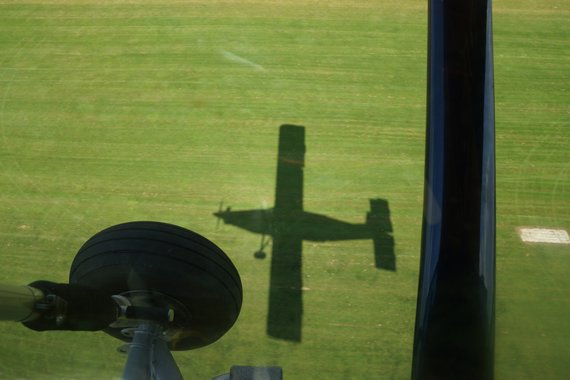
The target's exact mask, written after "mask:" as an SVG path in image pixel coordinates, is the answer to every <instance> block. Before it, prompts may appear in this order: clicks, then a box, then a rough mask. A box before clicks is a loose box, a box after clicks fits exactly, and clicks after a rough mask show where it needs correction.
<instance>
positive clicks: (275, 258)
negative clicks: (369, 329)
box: [214, 125, 396, 342]
mask: <svg viewBox="0 0 570 380" xmlns="http://www.w3.org/2000/svg"><path fill="white" fill-rule="evenodd" d="M305 151H306V150H305V128H304V127H302V126H295V125H282V126H281V128H280V133H279V149H278V156H277V180H276V185H275V207H274V208H272V209H258V210H243V211H232V210H231V209H230V208H227V209H226V210H220V211H218V212H216V213H214V215H215V216H216V217H218V218H220V219H222V220H223V221H224V223H226V224H230V225H234V226H236V227H240V228H243V229H245V230H248V231H250V232H254V233H258V234H261V235H262V243H261V248H260V250H259V251H258V252H256V257H264V255H260V256H258V255H259V253H263V252H261V251H263V248H264V246H265V245H266V243H265V242H264V241H265V236H270V237H271V238H272V239H273V244H272V251H271V273H270V274H271V276H270V285H269V286H270V288H269V311H268V316H267V334H268V335H269V336H271V337H274V338H278V339H284V340H289V341H294V342H300V341H301V338H302V334H301V331H302V316H303V298H302V292H303V277H302V259H303V255H302V246H303V241H304V240H308V241H335V240H356V239H372V240H373V242H374V260H375V266H376V268H378V269H385V270H389V271H395V270H396V257H395V253H394V238H393V236H392V233H393V231H392V223H391V221H390V209H389V205H388V201H387V200H385V199H379V198H378V199H370V211H369V212H368V213H367V215H366V221H365V223H360V224H359V223H356V224H355V223H348V222H344V221H341V220H337V219H333V218H331V217H328V216H326V215H322V214H316V213H312V212H307V211H305V210H304V208H303V169H304V166H305Z"/></svg>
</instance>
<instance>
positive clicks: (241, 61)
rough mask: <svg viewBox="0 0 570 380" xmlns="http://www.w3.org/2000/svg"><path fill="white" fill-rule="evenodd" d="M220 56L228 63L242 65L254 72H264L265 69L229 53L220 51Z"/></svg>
mask: <svg viewBox="0 0 570 380" xmlns="http://www.w3.org/2000/svg"><path fill="white" fill-rule="evenodd" d="M222 55H223V56H224V58H225V59H227V60H228V61H232V62H235V63H239V64H240V65H244V66H249V67H251V68H254V69H255V70H259V71H264V70H265V68H264V67H263V66H261V65H259V64H257V63H255V62H253V61H250V60H249V59H246V58H244V57H240V56H239V55H237V54H234V53H232V52H230V51H227V50H222Z"/></svg>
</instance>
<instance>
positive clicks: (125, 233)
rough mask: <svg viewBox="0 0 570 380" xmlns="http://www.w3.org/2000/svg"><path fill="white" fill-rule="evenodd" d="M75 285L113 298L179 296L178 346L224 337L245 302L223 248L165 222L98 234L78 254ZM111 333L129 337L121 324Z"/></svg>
mask: <svg viewBox="0 0 570 380" xmlns="http://www.w3.org/2000/svg"><path fill="white" fill-rule="evenodd" d="M69 283H70V284H81V285H85V286H89V287H92V288H95V289H98V290H100V291H103V292H105V293H106V294H108V295H109V296H111V295H115V294H121V293H125V292H130V291H150V292H159V293H162V294H164V295H166V296H168V297H170V298H172V299H174V300H176V301H177V303H179V304H182V305H183V307H185V309H186V310H185V311H184V312H178V313H177V312H176V307H175V317H174V321H173V322H172V326H174V328H173V331H176V334H175V336H173V337H172V339H171V341H170V342H169V346H170V349H172V350H188V349H194V348H198V347H203V346H206V345H208V344H210V343H213V342H214V341H216V340H218V339H219V338H220V337H221V336H222V335H224V334H225V333H226V332H227V331H228V330H229V329H230V328H231V327H232V326H233V324H234V323H235V321H236V319H237V317H238V315H239V312H240V309H241V303H242V286H241V280H240V277H239V274H238V272H237V270H236V268H235V267H234V265H233V264H232V262H231V261H230V259H229V258H228V257H227V256H226V254H225V253H224V252H223V251H222V250H221V249H220V248H218V247H217V246H216V245H215V244H214V243H212V242H211V241H209V240H208V239H206V238H204V237H203V236H201V235H199V234H197V233H195V232H192V231H189V230H187V229H184V228H182V227H178V226H175V225H171V224H166V223H160V222H130V223H124V224H119V225H116V226H113V227H110V228H107V229H105V230H103V231H101V232H99V233H97V234H95V235H94V236H93V237H92V238H90V239H89V240H87V242H85V244H84V245H83V246H82V247H81V248H80V249H79V252H78V253H77V255H76V256H75V259H74V260H73V263H72V265H71V271H70V274H69ZM178 311H181V310H178ZM188 316H190V318H188ZM105 331H106V332H107V333H109V334H111V335H113V336H115V337H117V338H119V339H123V340H126V341H127V340H128V339H126V338H125V337H124V336H123V335H122V334H121V332H120V329H119V328H111V327H109V328H107V329H105Z"/></svg>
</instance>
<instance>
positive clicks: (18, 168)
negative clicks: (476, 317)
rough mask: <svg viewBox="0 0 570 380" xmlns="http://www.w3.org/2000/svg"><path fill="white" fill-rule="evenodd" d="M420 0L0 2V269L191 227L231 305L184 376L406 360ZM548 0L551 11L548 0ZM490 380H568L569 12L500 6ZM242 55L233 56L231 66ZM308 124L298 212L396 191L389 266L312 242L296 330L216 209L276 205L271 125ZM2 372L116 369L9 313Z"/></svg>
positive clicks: (98, 373)
mask: <svg viewBox="0 0 570 380" xmlns="http://www.w3.org/2000/svg"><path fill="white" fill-rule="evenodd" d="M426 4H427V3H426V2H424V1H416V0H414V1H411V0H406V1H403V2H398V3H394V4H393V5H392V3H391V2H385V1H379V0H378V1H372V0H371V1H366V2H354V3H350V2H345V1H331V2H326V3H322V2H317V1H300V0H298V1H297V0H289V1H273V2H269V1H261V0H259V1H254V0H252V1H235V2H232V1H202V2H184V1H173V2H158V1H156V2H152V1H145V0H139V1H136V0H133V1H80V0H77V1H72V0H59V1H56V0H53V1H45V2H28V1H6V0H4V1H1V2H0V216H1V217H0V247H1V254H0V268H1V269H0V282H4V283H15V284H25V283H28V282H31V281H33V280H36V279H39V278H43V279H47V280H52V281H60V282H64V281H66V280H67V275H68V270H69V266H70V263H71V261H72V259H73V256H74V254H75V252H76V251H77V249H78V248H79V247H80V246H81V244H82V243H83V242H84V241H85V240H86V239H88V238H89V237H90V236H91V235H93V234H94V233H96V232H97V231H99V230H101V229H103V228H105V227H107V226H110V225H112V224H115V223H119V222H123V221H129V220H141V219H142V220H160V221H165V222H171V223H175V224H179V225H182V226H185V227H187V228H191V229H193V230H195V231H197V232H200V233H201V234H203V235H205V236H207V237H208V238H210V239H211V240H213V241H214V242H216V243H217V244H218V245H220V246H221V247H222V248H223V249H224V250H225V251H226V252H227V253H228V254H229V256H230V257H231V258H232V260H233V261H234V263H235V264H236V266H237V267H238V269H239V271H240V273H241V276H242V281H243V284H244V297H245V298H244V305H243V309H242V313H241V316H240V318H239V321H238V323H237V324H236V326H235V327H234V328H233V329H232V330H231V331H230V332H229V333H228V334H227V335H226V336H224V337H223V338H222V339H221V340H220V341H219V342H217V343H215V344H213V345H212V346H210V347H206V348H203V349H200V350H197V351H195V352H194V351H189V352H179V353H176V354H175V356H176V358H177V361H178V364H179V365H180V367H181V369H182V372H183V373H184V375H185V377H186V378H206V379H207V378H211V377H213V376H214V375H217V374H220V373H224V372H227V371H228V370H229V367H230V366H231V365H233V364H251V365H280V366H282V367H284V370H285V375H286V377H287V378H288V379H310V378H321V377H322V378H325V377H326V378H332V379H351V378H354V379H366V378H381V379H405V378H408V377H409V374H410V364H411V352H412V337H413V325H414V318H415V314H414V313H415V297H416V288H417V274H418V267H419V242H420V232H421V231H420V225H421V212H422V191H423V188H422V186H423V179H422V178H423V158H424V129H425V86H426V82H425V77H426V75H425V74H426V68H425V66H426V32H427V31H426ZM555 7H557V8H555ZM494 8H495V14H494V30H495V72H496V74H495V75H496V114H497V197H498V214H497V226H498V232H497V234H498V236H497V237H498V242H497V250H498V257H497V266H498V272H497V287H498V294H497V345H496V351H497V352H496V374H497V376H496V377H497V378H498V379H535V378H545V379H563V378H565V377H566V373H567V371H568V368H569V367H568V364H567V360H566V358H568V357H569V356H570V349H569V348H568V344H567V342H568V341H570V322H569V321H570V319H568V317H567V316H568V315H569V314H570V301H569V300H568V297H567V293H568V290H570V277H569V276H568V269H569V268H570V249H569V248H568V246H545V245H524V244H522V243H521V242H520V240H519V239H518V237H517V235H516V228H517V227H519V226H545V227H560V228H565V229H567V230H570V164H569V162H570V153H569V150H568V146H570V132H569V130H568V127H569V124H570V108H569V104H570V92H569V86H570V78H569V76H570V74H569V73H570V24H569V23H568V17H569V16H570V7H569V6H568V4H567V3H566V2H563V1H556V0H545V1H541V2H540V3H539V4H537V3H535V2H530V1H527V2H515V1H507V0H504V1H496V2H495V4H494ZM235 56H238V57H241V58H243V59H245V60H247V61H248V62H250V63H249V64H248V63H247V62H246V61H244V60H241V61H240V60H239V59H236V58H235ZM284 123H294V124H295V123H296V124H300V125H304V126H305V127H306V145H307V155H306V169H305V188H304V189H305V197H304V205H305V208H306V209H307V210H309V211H314V212H319V213H322V214H326V215H328V216H330V217H333V218H337V219H341V220H346V221H349V222H353V223H362V222H364V219H365V215H366V212H367V210H368V199H370V198H376V197H380V198H384V199H387V200H388V201H389V202H390V209H391V212H392V214H391V218H392V223H393V225H394V238H395V241H396V256H397V263H398V271H397V272H395V273H389V272H384V271H378V270H376V269H375V268H374V258H373V250H372V242H370V241H366V240H362V241H345V242H325V243H311V242H306V243H305V244H304V247H303V254H304V258H303V260H304V261H303V275H304V286H306V287H307V288H308V289H309V290H307V291H306V292H305V293H304V324H303V341H302V342H301V343H300V344H295V343H289V342H283V341H278V340H274V339H271V338H270V337H268V336H267V335H266V334H265V319H266V313H267V298H268V284H269V263H270V262H269V260H264V261H259V260H254V259H253V256H252V254H253V252H254V251H255V250H256V249H257V248H258V246H259V236H257V235H254V234H250V233H248V232H246V231H244V230H240V229H238V228H235V227H231V226H220V227H219V228H216V221H215V219H214V218H213V216H212V212H214V211H216V210H217V208H218V204H219V202H220V201H221V200H224V202H225V204H228V205H232V206H233V208H234V209H236V210H237V209H250V208H260V207H262V206H263V205H265V206H267V207H269V206H271V205H272V204H273V197H274V188H275V169H276V162H275V158H276V155H277V138H278V127H279V125H280V124H284ZM0 337H1V339H2V345H1V346H0V378H6V379H12V378H30V379H56V378H57V379H60V378H87V379H89V378H93V379H95V378H97V379H101V378H118V377H119V376H120V373H121V371H122V366H123V364H124V360H125V358H124V357H122V356H120V355H119V354H118V353H116V352H115V347H116V346H118V345H119V343H120V342H118V341H115V340H113V338H110V337H108V336H106V335H105V334H103V333H92V334H89V333H66V332H57V333H42V334H39V333H35V332H32V331H29V330H27V329H25V328H24V327H22V326H19V325H9V324H3V325H0Z"/></svg>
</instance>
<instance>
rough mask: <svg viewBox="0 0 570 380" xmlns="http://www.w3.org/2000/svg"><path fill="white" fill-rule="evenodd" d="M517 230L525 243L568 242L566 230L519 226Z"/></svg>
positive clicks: (569, 238) (569, 240)
mask: <svg viewBox="0 0 570 380" xmlns="http://www.w3.org/2000/svg"><path fill="white" fill-rule="evenodd" d="M518 232H519V235H520V237H521V240H522V241H523V242H525V243H550V244H570V236H568V232H566V230H560V229H550V228H536V227H535V228H526V227H525V228H523V227H521V228H519V229H518Z"/></svg>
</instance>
